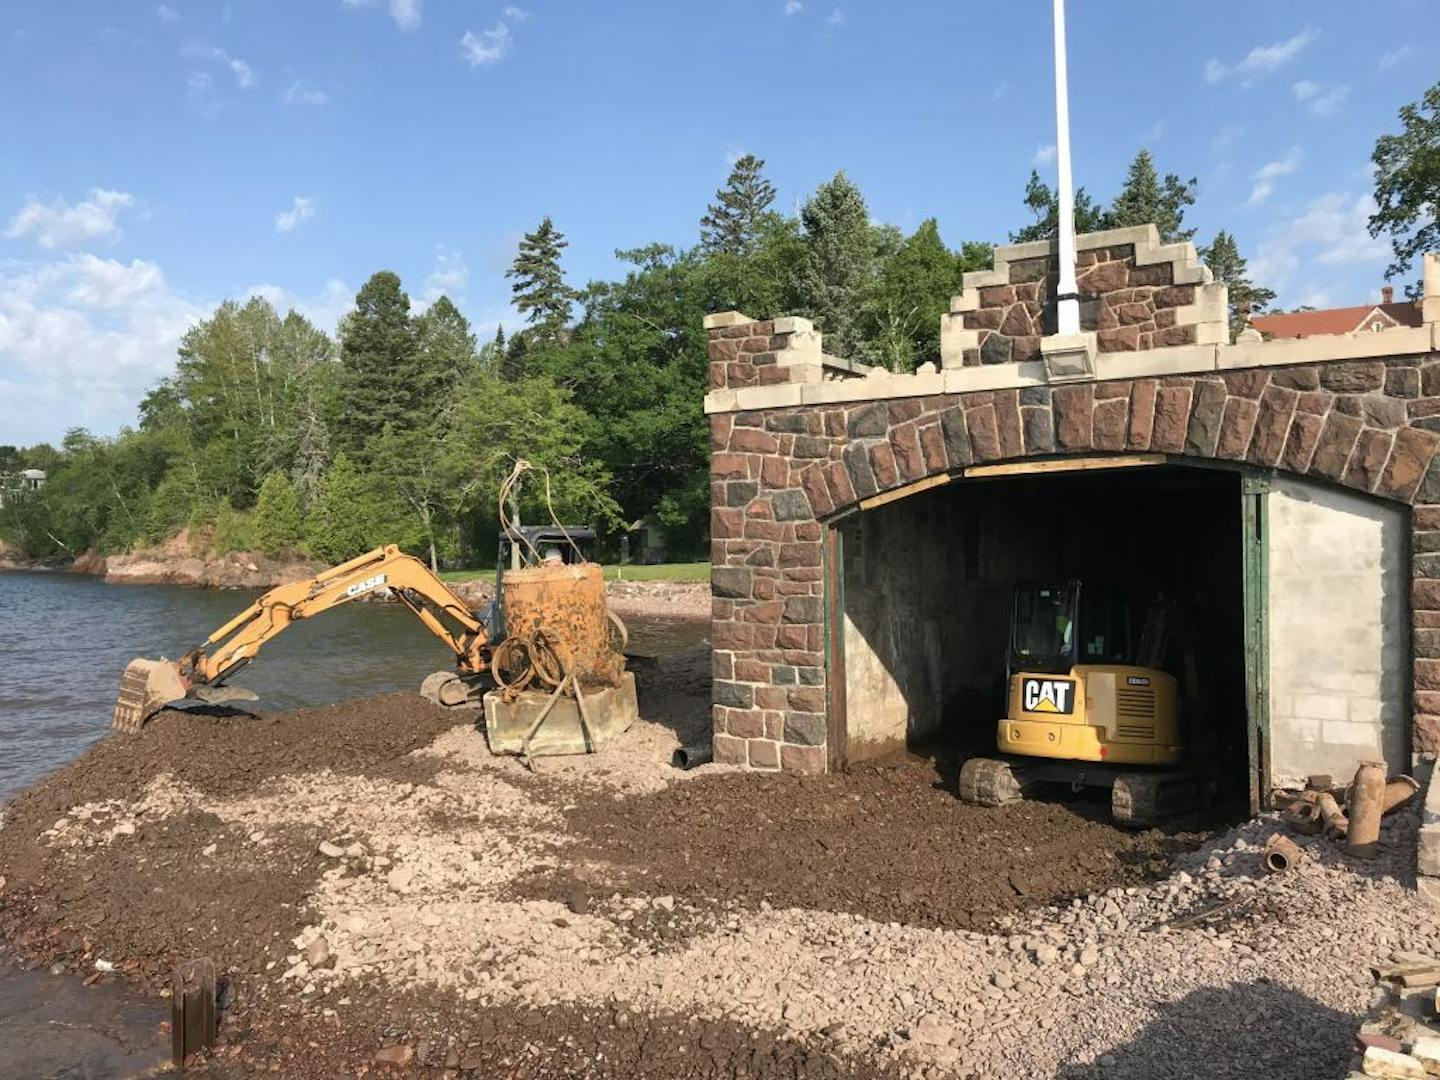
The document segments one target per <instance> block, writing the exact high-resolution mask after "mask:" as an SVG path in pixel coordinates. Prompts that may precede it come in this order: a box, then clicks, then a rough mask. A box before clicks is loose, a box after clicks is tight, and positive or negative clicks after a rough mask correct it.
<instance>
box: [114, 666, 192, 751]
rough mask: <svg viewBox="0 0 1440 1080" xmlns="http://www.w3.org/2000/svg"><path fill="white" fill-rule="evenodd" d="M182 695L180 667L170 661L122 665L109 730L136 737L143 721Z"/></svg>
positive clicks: (182, 686)
mask: <svg viewBox="0 0 1440 1080" xmlns="http://www.w3.org/2000/svg"><path fill="white" fill-rule="evenodd" d="M185 695H186V686H185V680H184V679H182V678H181V677H180V665H178V664H176V663H175V662H174V661H173V660H166V659H164V658H163V657H162V658H161V659H159V660H145V659H143V658H136V659H134V660H131V661H130V663H128V664H126V665H125V674H123V675H122V676H120V696H119V697H118V698H116V699H115V715H114V716H113V717H112V718H111V721H110V726H111V728H113V729H114V730H115V731H123V732H125V733H126V734H127V735H135V734H138V733H139V731H140V729H141V728H142V727H144V726H145V721H146V720H149V719H150V717H152V716H154V715H155V714H156V713H157V712H159V711H160V710H161V709H163V708H164V707H165V706H166V705H168V704H170V702H172V701H179V700H180V699H181V698H183V697H185Z"/></svg>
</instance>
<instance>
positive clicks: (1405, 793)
mask: <svg viewBox="0 0 1440 1080" xmlns="http://www.w3.org/2000/svg"><path fill="white" fill-rule="evenodd" d="M1419 790H1420V782H1419V781H1418V780H1416V779H1415V778H1414V777H1413V776H1397V777H1395V779H1394V780H1391V781H1390V782H1389V783H1388V784H1386V785H1385V802H1384V804H1383V805H1382V807H1381V810H1380V812H1381V814H1388V813H1390V811H1392V810H1398V809H1399V808H1400V807H1401V806H1403V805H1404V804H1405V803H1407V802H1409V801H1410V797H1411V796H1412V795H1414V794H1415V793H1416V792H1417V791H1419Z"/></svg>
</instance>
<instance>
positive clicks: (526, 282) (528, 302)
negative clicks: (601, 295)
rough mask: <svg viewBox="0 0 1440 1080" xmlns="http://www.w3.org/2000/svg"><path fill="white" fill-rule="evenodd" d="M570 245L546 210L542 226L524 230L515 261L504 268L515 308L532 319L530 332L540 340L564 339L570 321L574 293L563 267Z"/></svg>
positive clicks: (546, 342)
mask: <svg viewBox="0 0 1440 1080" xmlns="http://www.w3.org/2000/svg"><path fill="white" fill-rule="evenodd" d="M569 246H570V242H569V241H568V240H566V239H565V237H564V234H562V233H561V232H560V230H559V229H557V228H555V223H554V222H553V221H551V220H550V216H549V215H548V214H547V215H546V216H545V220H544V221H542V222H540V226H539V228H537V229H536V230H535V231H534V232H529V233H526V234H525V237H524V239H522V240H521V241H520V250H519V251H518V252H517V253H516V255H515V262H514V263H513V264H511V266H510V269H509V270H507V271H505V276H506V277H507V278H510V280H511V282H512V284H511V286H510V292H511V295H512V296H513V297H514V298H515V308H516V310H517V311H519V312H520V314H522V315H524V316H525V317H526V319H527V320H528V321H529V323H530V325H531V326H532V327H533V329H532V330H531V333H532V334H533V335H534V336H535V337H536V339H537V342H538V343H541V344H546V345H554V344H560V343H562V342H563V341H564V339H565V334H566V328H567V327H568V326H569V325H570V306H571V302H572V301H573V300H574V298H575V293H574V290H572V289H571V288H570V287H569V286H568V285H566V284H565V273H564V271H563V270H562V269H561V268H560V255H561V253H562V252H563V251H564V250H565V249H566V248H567V247H569Z"/></svg>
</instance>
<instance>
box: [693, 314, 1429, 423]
mask: <svg viewBox="0 0 1440 1080" xmlns="http://www.w3.org/2000/svg"><path fill="white" fill-rule="evenodd" d="M1420 353H1440V323H1437V324H1434V325H1431V326H1420V327H1402V328H1400V329H1394V330H1382V331H1381V332H1379V333H1372V332H1370V331H1365V332H1362V333H1358V334H1330V335H1324V336H1319V337H1309V338H1287V339H1283V340H1273V341H1258V342H1248V341H1241V342H1236V343H1235V344H1233V345H1224V344H1206V345H1176V346H1170V347H1168V348H1163V349H1146V350H1144V351H1141V352H1114V353H1101V354H1100V355H1099V356H1097V357H1096V358H1095V378H1096V380H1097V381H1102V382H1103V381H1106V380H1110V379H1141V378H1150V377H1159V376H1165V375H1196V374H1204V373H1205V372H1212V371H1235V370H1239V369H1243V368H1263V367H1284V366H1289V365H1298V364H1316V363H1324V362H1326V361H1332V360H1371V359H1382V358H1384V357H1387V356H1414V355H1416V354H1420ZM1045 385H1048V382H1047V380H1046V377H1045V364H1044V362H1043V361H1040V360H1029V361H1026V362H1024V363H1019V364H990V365H983V366H980V367H966V368H945V369H944V370H942V371H939V372H934V373H924V374H920V373H917V374H914V375H900V374H894V373H885V374H881V375H874V376H871V377H867V378H864V379H847V380H844V381H840V382H821V383H805V384H803V386H802V385H801V384H788V385H787V384H780V385H776V386H752V387H744V388H742V389H739V390H712V391H711V392H710V393H709V394H708V395H706V398H705V411H706V412H707V413H717V412H736V411H740V410H749V409H778V408H787V407H790V406H794V405H800V404H806V405H819V404H832V403H836V402H848V401H866V400H871V399H875V400H881V399H886V398H902V397H923V396H925V395H927V394H938V393H945V394H956V393H968V392H972V391H978V390H1006V389H1011V388H1018V387H1023V386H1045Z"/></svg>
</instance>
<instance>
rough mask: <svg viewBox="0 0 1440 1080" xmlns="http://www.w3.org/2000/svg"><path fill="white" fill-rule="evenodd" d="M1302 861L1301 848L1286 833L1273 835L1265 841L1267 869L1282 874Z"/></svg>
mask: <svg viewBox="0 0 1440 1080" xmlns="http://www.w3.org/2000/svg"><path fill="white" fill-rule="evenodd" d="M1299 861H1300V847H1299V845H1298V844H1296V843H1295V841H1294V840H1291V839H1290V838H1289V837H1288V836H1286V835H1285V834H1284V833H1278V832H1277V833H1271V834H1270V839H1268V840H1266V841H1265V869H1266V870H1268V871H1269V872H1270V873H1272V874H1282V873H1284V872H1285V871H1286V870H1289V869H1290V868H1291V867H1292V866H1294V865H1295V864H1296V863H1298V862H1299Z"/></svg>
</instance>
